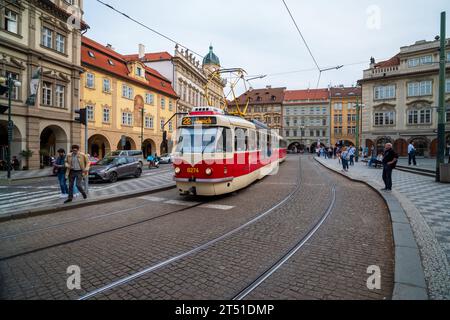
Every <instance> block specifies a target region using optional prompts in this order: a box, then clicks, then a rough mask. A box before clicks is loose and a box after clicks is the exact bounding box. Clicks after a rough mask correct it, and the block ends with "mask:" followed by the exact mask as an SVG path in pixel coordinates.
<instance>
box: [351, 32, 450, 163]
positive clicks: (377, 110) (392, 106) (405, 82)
mask: <svg viewBox="0 0 450 320" xmlns="http://www.w3.org/2000/svg"><path fill="white" fill-rule="evenodd" d="M446 57H447V79H446V95H445V99H446V105H447V111H446V116H447V117H446V118H447V119H446V121H447V136H446V137H447V144H448V143H450V125H449V122H450V75H448V71H449V70H450V63H449V61H450V43H449V41H448V40H447V52H446ZM360 84H361V85H362V100H363V103H364V104H365V107H364V108H363V119H362V121H363V123H362V124H363V131H362V136H363V143H365V145H366V146H368V147H369V148H370V147H371V146H372V145H375V146H376V148H377V149H378V150H379V151H380V150H382V149H383V147H384V144H385V143H386V142H391V143H393V144H394V148H395V149H396V151H397V152H398V153H399V154H400V155H401V156H406V155H407V146H408V144H409V143H410V142H414V143H415V145H416V149H417V151H418V155H420V156H426V157H434V156H436V154H437V137H436V130H437V124H438V110H437V106H438V100H439V99H438V93H439V41H424V40H423V41H417V42H416V43H415V44H413V45H410V46H405V47H402V48H400V53H398V54H397V55H396V56H395V57H393V58H391V59H390V60H388V61H383V62H379V63H375V61H374V59H372V61H371V65H370V68H369V69H367V70H365V71H364V77H363V79H362V80H360Z"/></svg>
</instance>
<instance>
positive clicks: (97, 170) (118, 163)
mask: <svg viewBox="0 0 450 320" xmlns="http://www.w3.org/2000/svg"><path fill="white" fill-rule="evenodd" d="M141 175H142V164H141V163H140V162H139V160H138V159H136V158H133V157H106V158H104V159H103V160H100V161H99V162H97V164H96V165H94V166H92V167H91V168H90V170H89V181H109V182H112V183H114V182H116V181H117V180H118V179H120V178H124V177H135V178H139V177H140V176H141Z"/></svg>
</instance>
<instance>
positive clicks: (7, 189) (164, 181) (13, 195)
mask: <svg viewBox="0 0 450 320" xmlns="http://www.w3.org/2000/svg"><path fill="white" fill-rule="evenodd" d="M172 177H173V171H172V167H171V166H165V167H164V168H161V169H159V170H156V169H155V170H151V171H148V170H146V171H144V172H143V174H142V176H141V177H140V178H139V179H134V178H129V179H124V180H119V181H118V182H117V183H115V184H109V183H95V184H91V185H90V187H89V191H90V194H89V197H90V198H92V199H95V198H100V197H104V196H109V195H119V194H123V193H126V192H130V191H133V190H135V191H139V190H145V189H148V188H152V187H157V186H161V185H168V184H172V183H173V181H172ZM64 200H65V199H61V198H60V188H59V185H58V182H57V179H56V177H50V178H49V177H45V178H41V179H37V180H36V181H30V180H27V181H20V182H15V183H14V184H13V185H8V186H6V185H3V186H0V215H1V214H2V213H12V212H15V211H21V210H26V209H30V208H39V207H46V206H51V205H52V204H54V203H63V202H64ZM75 201H82V198H81V197H79V198H78V199H75Z"/></svg>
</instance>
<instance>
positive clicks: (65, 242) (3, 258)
mask: <svg viewBox="0 0 450 320" xmlns="http://www.w3.org/2000/svg"><path fill="white" fill-rule="evenodd" d="M208 202H209V201H203V202H199V203H196V204H195V205H192V206H189V207H185V208H181V209H177V210H173V211H170V212H166V213H164V214H161V215H157V216H154V217H151V218H147V219H144V220H139V221H136V222H133V223H129V224H126V225H122V226H119V227H115V228H111V229H108V230H103V231H99V232H96V233H91V234H89V235H86V236H82V237H77V238H74V239H70V240H67V241H62V242H58V243H55V244H51V245H48V246H42V247H39V248H35V249H32V250H27V251H24V252H20V253H17V254H13V255H9V256H5V257H0V262H3V261H6V260H10V259H13V258H18V257H23V256H26V255H29V254H32V253H36V252H40V251H44V250H48V249H53V248H57V247H60V246H64V245H68V244H72V243H75V242H78V241H82V240H86V239H90V238H93V237H97V236H100V235H104V234H107V233H111V232H114V231H118V230H123V229H127V228H131V227H134V226H136V225H139V224H143V223H146V222H150V221H154V220H157V219H161V218H165V217H167V216H170V215H172V214H176V213H181V212H184V211H187V210H190V209H194V208H196V207H199V206H201V205H204V204H206V203H208ZM147 206H148V204H145V205H141V206H138V207H134V208H129V209H124V210H119V211H117V212H115V214H119V213H124V212H127V211H132V210H136V209H140V208H144V207H147ZM111 215H112V213H110V214H106V215H102V216H101V217H105V216H111ZM95 218H98V217H95ZM86 220H91V219H80V220H77V221H71V222H68V223H72V222H79V221H86ZM63 225H64V224H60V225H58V227H62V226H63ZM49 229H50V227H49V228H42V229H41V230H40V231H44V230H45V231H47V230H49ZM38 231H39V230H36V232H38ZM30 233H31V232H24V233H23V234H30ZM20 235H21V234H18V236H20Z"/></svg>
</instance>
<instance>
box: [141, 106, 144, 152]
mask: <svg viewBox="0 0 450 320" xmlns="http://www.w3.org/2000/svg"><path fill="white" fill-rule="evenodd" d="M144 114H145V108H144V107H142V108H141V118H142V124H141V150H142V152H144V121H145V119H144Z"/></svg>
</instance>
